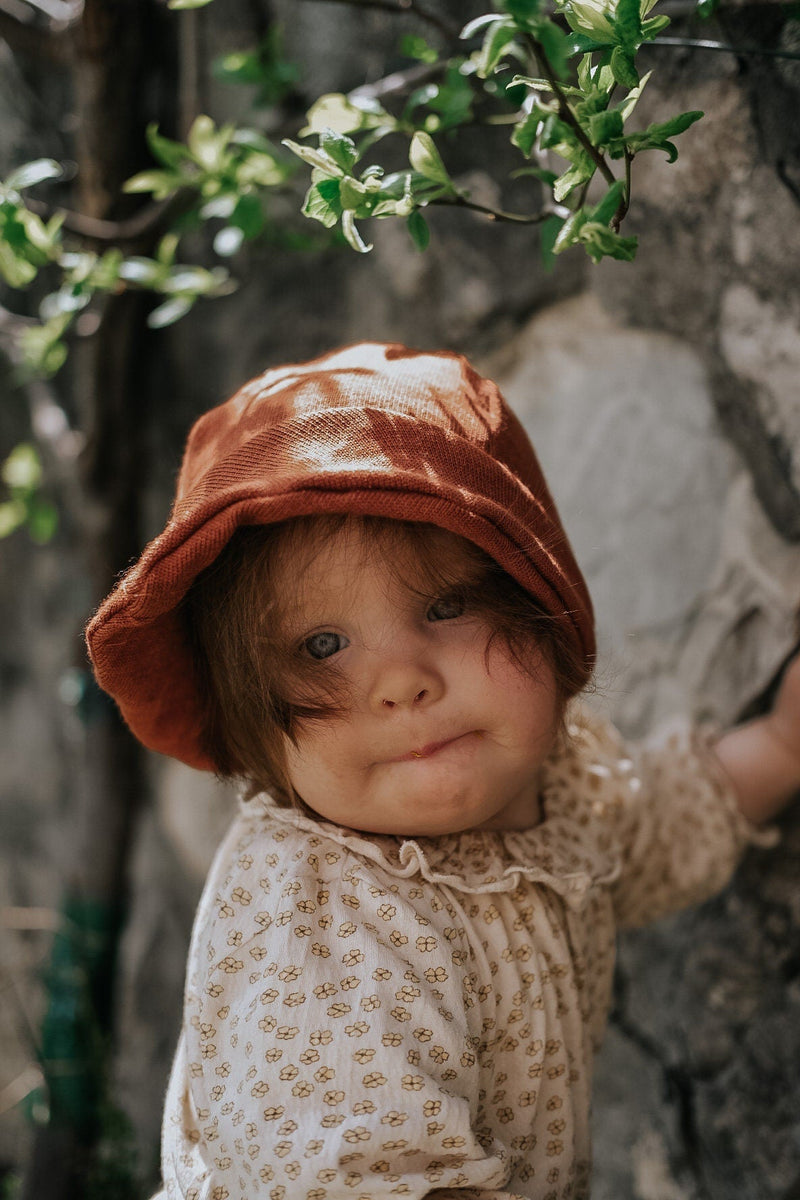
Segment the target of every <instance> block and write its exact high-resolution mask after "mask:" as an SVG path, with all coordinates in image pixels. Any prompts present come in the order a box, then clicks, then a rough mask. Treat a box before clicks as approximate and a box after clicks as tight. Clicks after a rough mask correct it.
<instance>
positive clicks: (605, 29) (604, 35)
mask: <svg viewBox="0 0 800 1200" xmlns="http://www.w3.org/2000/svg"><path fill="white" fill-rule="evenodd" d="M563 14H564V16H565V17H566V19H567V24H568V25H569V27H570V29H571V30H572V31H573V32H574V33H576V34H581V35H583V36H584V37H586V38H589V39H590V40H591V41H592V42H593V43H595V45H596V46H601V45H608V44H609V43H611V44H613V43H614V41H615V40H616V39H615V35H614V30H613V27H612V24H611V22H612V19H613V7H612V5H611V4H609V3H608V2H607V0H568V3H566V5H565V7H564V9H563ZM591 48H593V47H590V46H588V45H586V44H584V43H580V50H581V53H583V52H585V51H586V50H588V49H591Z"/></svg>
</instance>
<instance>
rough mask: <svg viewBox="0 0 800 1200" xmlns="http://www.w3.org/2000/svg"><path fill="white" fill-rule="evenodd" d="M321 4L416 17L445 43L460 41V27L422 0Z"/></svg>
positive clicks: (329, 0)
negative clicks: (372, 9)
mask: <svg viewBox="0 0 800 1200" xmlns="http://www.w3.org/2000/svg"><path fill="white" fill-rule="evenodd" d="M316 2H317V3H319V4H349V5H350V6H351V7H352V8H377V9H380V10H381V11H382V12H390V13H395V14H396V15H399V16H409V15H412V16H415V17H419V19H420V20H421V21H425V22H427V24H429V25H432V26H433V28H434V29H435V30H436V31H437V33H439V34H440V35H441V36H442V37H443V38H444V39H445V41H448V42H455V41H458V35H459V33H460V32H461V28H460V26H455V25H451V24H450V22H449V21H446V20H444V18H443V17H440V16H439V15H438V14H437V13H434V12H431V11H430V9H428V8H427V7H426V6H425V5H424V4H422V3H421V0H316Z"/></svg>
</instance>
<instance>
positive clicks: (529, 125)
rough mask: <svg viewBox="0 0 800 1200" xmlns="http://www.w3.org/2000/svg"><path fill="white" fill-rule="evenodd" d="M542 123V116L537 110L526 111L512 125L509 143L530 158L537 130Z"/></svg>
mask: <svg viewBox="0 0 800 1200" xmlns="http://www.w3.org/2000/svg"><path fill="white" fill-rule="evenodd" d="M541 123H542V116H541V113H540V112H539V111H538V110H534V111H533V112H530V113H528V114H527V115H526V116H524V117H523V118H522V120H521V121H518V122H517V124H516V125H515V126H514V132H513V133H512V134H511V144H512V146H516V147H517V149H518V150H521V151H522V153H523V154H524V155H525V157H526V158H530V156H531V152H532V151H533V147H534V144H535V142H536V134H537V133H538V131H539V126H540V125H541Z"/></svg>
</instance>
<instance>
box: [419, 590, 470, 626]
mask: <svg viewBox="0 0 800 1200" xmlns="http://www.w3.org/2000/svg"><path fill="white" fill-rule="evenodd" d="M464 608H465V604H464V600H463V598H462V597H461V596H440V597H439V599H438V600H434V602H433V604H432V605H431V606H430V608H429V609H428V612H427V617H428V620H429V621H452V620H454V619H455V618H456V617H461V616H463V614H464Z"/></svg>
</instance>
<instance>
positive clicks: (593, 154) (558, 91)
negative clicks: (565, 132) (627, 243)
mask: <svg viewBox="0 0 800 1200" xmlns="http://www.w3.org/2000/svg"><path fill="white" fill-rule="evenodd" d="M526 39H527V41H528V44H529V46H530V48H531V50H532V52H533V55H534V58H535V59H536V62H537V63H538V65H539V68H540V70H541V72H542V74H543V76H544V77H545V79H546V80H547V82H548V83H549V85H550V90H551V91H552V93H553V95H554V97H555V99H556V103H557V104H558V113H559V116H560V117H561V119H562V120H563V121H564V122H565V124H567V125H569V127H570V129H571V130H572V132H573V133H574V134H575V137H576V138H577V139H578V141H579V142H580V144H581V146H582V147H583V149H584V150H585V151H586V153H587V154H588V155H589V157H590V158H591V160H592V162H593V163H594V164H595V166H596V167H597V169H598V171H599V172H600V174H601V175H602V176H603V178H604V179H605V181H606V183H607V184H608V185H609V187H610V186H611V184H613V183H615V182H616V180H615V178H614V172H613V171H612V170H611V168H610V167H609V165H608V163H607V162H606V160H605V158H604V157H603V155H602V154H601V153H600V151H599V150H598V149H597V147H596V146H593V145H592V143H591V142H590V141H589V139H588V137H587V136H586V132H585V130H584V129H583V126H582V125H581V123H580V121H579V120H578V118H577V117H576V116H575V113H574V112H573V111H572V108H571V107H570V105H569V102H568V101H567V97H566V96H565V95H564V91H563V89H562V87H561V84H560V83H559V82H558V79H557V78H556V74H555V71H554V70H553V68H552V66H551V65H550V60H549V59H548V57H547V54H546V53H545V49H544V47H543V46H542V44H541V42H537V40H536V38H535V37H533V36H532V35H531V34H526Z"/></svg>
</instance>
